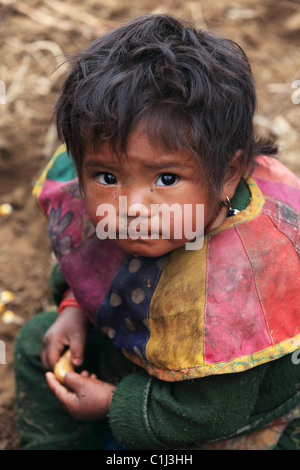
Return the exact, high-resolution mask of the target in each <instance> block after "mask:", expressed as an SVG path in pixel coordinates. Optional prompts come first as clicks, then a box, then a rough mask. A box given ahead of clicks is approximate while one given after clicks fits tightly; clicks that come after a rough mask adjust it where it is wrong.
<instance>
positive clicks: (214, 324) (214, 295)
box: [204, 228, 272, 363]
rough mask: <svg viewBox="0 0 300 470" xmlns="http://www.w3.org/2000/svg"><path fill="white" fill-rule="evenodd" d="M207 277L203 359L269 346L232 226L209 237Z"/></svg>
mask: <svg viewBox="0 0 300 470" xmlns="http://www.w3.org/2000/svg"><path fill="white" fill-rule="evenodd" d="M207 279H208V286H207V298H206V312H205V340H204V360H205V361H206V362H209V363H210V362H221V361H229V360H230V359H232V358H236V357H239V356H244V355H248V354H251V353H253V352H254V351H260V350H262V349H264V348H266V347H268V346H270V345H271V344H272V343H271V340H270V337H269V334H268V331H267V326H266V322H265V318H264V314H263V311H262V309H261V306H260V302H259V299H258V295H257V292H256V288H255V284H254V281H253V277H252V271H251V267H250V263H249V260H248V257H247V254H246V252H245V250H244V247H243V245H242V242H241V241H240V238H239V235H238V234H237V232H236V230H235V229H234V228H233V229H230V230H225V231H223V232H220V233H219V234H218V235H216V236H213V237H211V238H210V240H209V248H208V259H207Z"/></svg>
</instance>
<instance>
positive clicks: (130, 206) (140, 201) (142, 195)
mask: <svg viewBox="0 0 300 470" xmlns="http://www.w3.org/2000/svg"><path fill="white" fill-rule="evenodd" d="M149 194H150V191H149V189H148V191H146V189H145V188H130V189H129V190H128V191H126V194H124V195H126V198H127V215H128V216H133V217H135V216H136V214H137V212H139V215H140V216H141V217H148V216H149V215H150V214H149V212H150V204H151V198H150V196H149Z"/></svg>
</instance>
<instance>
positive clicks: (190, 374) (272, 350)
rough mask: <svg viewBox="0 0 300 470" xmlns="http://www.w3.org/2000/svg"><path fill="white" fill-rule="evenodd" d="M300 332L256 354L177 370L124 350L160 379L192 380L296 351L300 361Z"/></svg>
mask: <svg viewBox="0 0 300 470" xmlns="http://www.w3.org/2000/svg"><path fill="white" fill-rule="evenodd" d="M299 348H300V334H298V335H296V336H294V337H293V338H290V339H287V340H284V341H282V342H281V343H278V344H275V345H274V346H270V347H269V348H266V349H263V350H262V351H258V352H256V353H254V354H250V355H247V356H242V357H237V358H236V359H232V360H231V361H225V362H216V363H213V364H210V363H203V361H202V363H201V364H198V365H195V366H192V367H186V368H182V369H177V370H170V369H167V368H162V367H157V366H156V365H153V364H150V363H149V362H146V361H144V360H143V359H141V358H139V357H138V356H136V355H135V354H132V353H129V352H127V351H123V353H124V355H125V356H126V357H127V358H128V359H130V360H131V361H133V362H134V363H135V364H137V365H139V366H140V367H143V368H144V369H146V370H147V372H148V373H149V374H150V375H153V376H154V377H157V378H158V379H160V380H165V381H167V382H177V381H182V380H191V379H198V378H201V377H206V376H208V375H221V374H233V373H237V372H244V371H246V370H249V369H252V368H253V367H256V366H259V365H261V364H265V363H266V362H271V361H275V360H277V359H280V358H281V357H283V356H285V355H286V354H290V353H293V352H294V355H293V357H292V358H291V360H292V361H295V364H299V362H300V349H299ZM178 349H181V345H180V343H179V344H178Z"/></svg>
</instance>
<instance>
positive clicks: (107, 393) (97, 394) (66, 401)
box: [46, 371, 116, 420]
mask: <svg viewBox="0 0 300 470" xmlns="http://www.w3.org/2000/svg"><path fill="white" fill-rule="evenodd" d="M46 379H47V382H48V385H49V388H50V389H51V390H52V392H53V393H54V394H55V395H56V397H57V399H58V400H59V401H60V403H61V405H62V406H63V408H64V409H65V410H66V411H68V412H69V413H70V415H71V416H73V418H75V419H78V420H97V419H103V418H106V417H107V415H108V412H109V409H110V405H111V400H112V395H113V392H114V390H115V388H116V387H114V386H113V385H110V384H109V383H106V382H102V381H101V380H99V379H97V378H96V376H95V375H94V374H92V375H89V373H88V372H86V371H83V372H81V374H77V373H76V372H69V373H68V374H67V375H66V376H65V378H64V385H61V383H60V382H59V381H58V380H57V379H56V377H55V375H54V374H53V373H52V372H47V373H46Z"/></svg>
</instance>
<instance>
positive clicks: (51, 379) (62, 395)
mask: <svg viewBox="0 0 300 470" xmlns="http://www.w3.org/2000/svg"><path fill="white" fill-rule="evenodd" d="M46 380H47V383H48V386H49V388H50V390H52V392H53V393H54V394H55V395H56V397H57V399H58V400H59V401H60V402H61V403H62V404H66V405H67V403H68V401H69V399H70V392H69V391H68V390H67V389H66V387H64V386H63V385H62V384H61V383H60V382H59V381H58V380H57V378H56V377H55V375H54V374H53V373H52V372H47V373H46Z"/></svg>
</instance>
